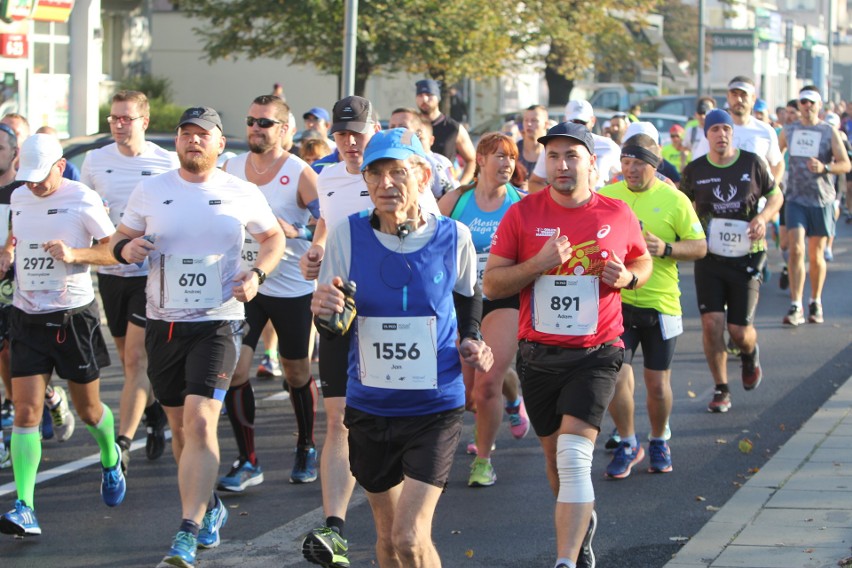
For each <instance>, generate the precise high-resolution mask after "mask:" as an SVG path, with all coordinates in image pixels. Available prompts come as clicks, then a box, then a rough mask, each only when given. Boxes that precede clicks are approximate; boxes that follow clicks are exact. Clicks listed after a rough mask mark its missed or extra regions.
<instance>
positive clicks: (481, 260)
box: [476, 252, 488, 299]
mask: <svg viewBox="0 0 852 568" xmlns="http://www.w3.org/2000/svg"><path fill="white" fill-rule="evenodd" d="M487 262H488V253H487V252H479V253H476V283H477V284H479V289H480V290H482V275H483V274H485V263H487ZM482 298H483V299H485V294H483V295H482Z"/></svg>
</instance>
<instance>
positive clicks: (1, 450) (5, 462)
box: [0, 444, 12, 469]
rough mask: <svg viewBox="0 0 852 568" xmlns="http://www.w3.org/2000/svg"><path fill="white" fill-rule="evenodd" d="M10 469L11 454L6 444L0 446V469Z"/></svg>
mask: <svg viewBox="0 0 852 568" xmlns="http://www.w3.org/2000/svg"><path fill="white" fill-rule="evenodd" d="M9 467H12V452H11V451H10V450H9V447H8V446H7V445H6V444H2V445H0V469H6V468H9Z"/></svg>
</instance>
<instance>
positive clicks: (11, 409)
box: [0, 398, 15, 430]
mask: <svg viewBox="0 0 852 568" xmlns="http://www.w3.org/2000/svg"><path fill="white" fill-rule="evenodd" d="M14 423H15V405H13V404H12V401H11V400H9V399H8V398H7V399H6V400H4V401H3V404H2V405H0V428H3V429H4V430H5V429H6V428H11V427H12V425H13V424H14Z"/></svg>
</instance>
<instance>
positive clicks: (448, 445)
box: [343, 406, 464, 493]
mask: <svg viewBox="0 0 852 568" xmlns="http://www.w3.org/2000/svg"><path fill="white" fill-rule="evenodd" d="M463 417H464V408H456V409H454V410H449V411H447V412H441V413H438V414H426V415H424V416H402V417H396V416H394V417H385V416H376V415H373V414H368V413H366V412H361V411H360V410H356V409H354V408H352V407H349V406H347V407H346V415H345V417H344V419H343V423H344V424H345V425H346V427H347V428H349V467H350V469H351V470H352V475H354V476H355V479H356V480H357V481H358V483H359V484H360V485H361V486H362V487H363V488H364V489H365V490H366V491H368V492H369V493H383V492H385V491H387V490H389V489H391V488H393V487H396V486H397V485H399V484H400V483H402V480H403V478H404V477H408V478H410V479H415V480H417V481H421V482H423V483H427V484H429V485H434V486H435V487H441V488H443V487H445V486H446V484H447V479H449V476H450V468H451V467H452V465H453V455H454V454H455V451H456V448H457V447H458V444H459V438H460V437H461V430H462V421H463Z"/></svg>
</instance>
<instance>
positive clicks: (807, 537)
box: [665, 377, 852, 568]
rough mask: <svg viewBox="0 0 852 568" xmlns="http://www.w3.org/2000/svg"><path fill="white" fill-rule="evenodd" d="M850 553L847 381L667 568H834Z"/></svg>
mask: <svg viewBox="0 0 852 568" xmlns="http://www.w3.org/2000/svg"><path fill="white" fill-rule="evenodd" d="M850 547H852V377H850V379H847V381H846V383H845V384H844V385H842V386H841V387H840V389H838V391H837V393H835V394H834V396H832V397H831V398H830V399H829V400H828V401H827V402H826V403H825V404H824V405H823V407H822V408H820V409H819V410H818V411H817V412H816V414H814V415H813V417H812V418H811V419H810V420H808V421H807V423H806V424H805V425H804V426H803V427H802V429H801V430H800V431H799V432H797V433H796V434H795V435H794V436H793V437H792V438H790V440H789V441H788V442H787V443H786V444H784V446H783V447H782V448H781V449H780V450H779V451H778V453H776V454H775V455H774V456H773V457H772V459H770V460H769V462H767V464H766V465H765V466H764V467H763V469H761V470H760V472H758V473H757V474H756V475H755V476H754V477H752V478H751V479H749V480H748V482H746V483H745V485H743V487H742V488H741V489H740V490H739V491H737V492H736V494H735V495H734V496H733V498H731V500H730V501H729V502H728V503H727V504H726V505H725V506H724V507H722V508H721V509H720V510H719V511H718V512H717V513H716V514H715V515H714V516H713V518H712V519H711V520H710V522H708V523H707V524H706V525H705V526H704V527H703V528H702V529H701V530H700V531H699V532H698V534H696V535H695V536H693V537H692V538H691V539H690V541H689V542H688V543H687V544H686V545H685V546H684V547H683V548H682V549H681V550H680V552H678V553H677V554H676V555H675V556H674V557H673V559H672V560H671V561H670V562H669V563H668V564H666V566H665V568H696V567H699V566H703V567H706V568H732V567H740V568H742V567H747V568H829V567H832V568H837V567H838V566H839V564H838V562H839V561H840V560H842V559H845V558H848V557H850V556H852V549H850ZM842 566H844V568H845V567H846V566H849V567H852V562H850V563H849V564H848V565H847V564H843V565H842Z"/></svg>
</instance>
